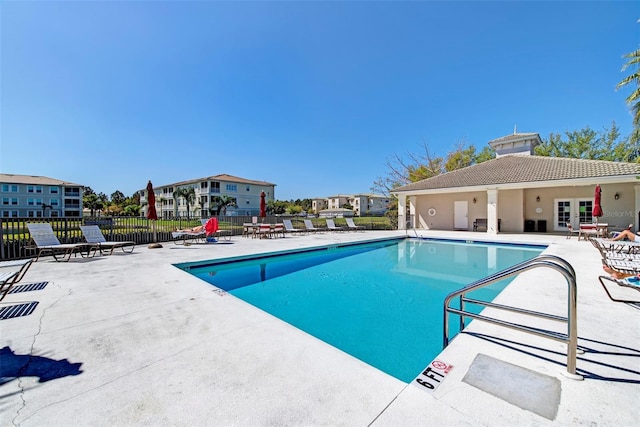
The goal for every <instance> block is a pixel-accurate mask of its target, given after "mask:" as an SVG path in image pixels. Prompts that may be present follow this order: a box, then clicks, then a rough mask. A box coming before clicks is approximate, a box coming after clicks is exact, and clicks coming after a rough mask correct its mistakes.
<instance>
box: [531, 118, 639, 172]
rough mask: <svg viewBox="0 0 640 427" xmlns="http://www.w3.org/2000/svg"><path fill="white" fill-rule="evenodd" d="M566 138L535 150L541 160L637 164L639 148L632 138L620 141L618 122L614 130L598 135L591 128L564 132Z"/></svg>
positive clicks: (554, 136) (555, 136)
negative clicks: (557, 158)
mask: <svg viewBox="0 0 640 427" xmlns="http://www.w3.org/2000/svg"><path fill="white" fill-rule="evenodd" d="M564 136H565V137H566V139H563V136H562V135H560V134H557V133H552V134H550V135H549V139H547V140H546V141H543V143H542V144H541V145H539V146H537V147H536V148H535V154H536V155H538V156H549V157H570V158H574V159H589V160H608V161H612V162H637V161H640V158H639V157H638V154H639V153H638V147H637V144H633V143H631V142H630V138H621V137H620V131H619V129H618V127H617V125H616V123H615V122H612V123H611V128H604V129H603V131H602V132H596V131H594V130H593V129H591V128H590V127H588V126H587V127H585V128H583V129H581V130H578V131H565V133H564Z"/></svg>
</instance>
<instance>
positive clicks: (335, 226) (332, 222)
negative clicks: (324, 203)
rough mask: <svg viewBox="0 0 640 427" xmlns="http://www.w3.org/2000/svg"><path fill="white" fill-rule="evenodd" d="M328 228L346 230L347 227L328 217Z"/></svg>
mask: <svg viewBox="0 0 640 427" xmlns="http://www.w3.org/2000/svg"><path fill="white" fill-rule="evenodd" d="M327 230H330V231H344V230H345V228H344V227H339V226H337V225H336V223H335V222H334V221H333V220H332V219H329V218H327Z"/></svg>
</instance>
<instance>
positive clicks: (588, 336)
mask: <svg viewBox="0 0 640 427" xmlns="http://www.w3.org/2000/svg"><path fill="white" fill-rule="evenodd" d="M419 233H420V234H421V235H422V236H424V237H436V238H454V239H465V240H466V239H475V240H482V239H486V240H491V241H506V242H526V243H542V244H548V245H549V247H548V249H547V250H546V253H551V254H555V255H558V256H560V257H562V258H564V259H566V260H567V261H569V262H570V263H571V265H572V266H573V267H574V269H575V270H576V273H577V279H578V280H577V283H578V310H577V315H578V337H579V339H578V345H579V347H580V348H582V349H583V350H584V354H579V355H578V361H577V368H578V373H580V374H582V375H584V376H585V379H584V380H583V381H576V380H572V379H569V378H566V377H565V376H563V375H562V373H563V372H564V371H565V370H566V367H565V363H566V349H565V346H564V345H563V344H562V343H559V342H556V341H552V340H549V339H545V338H540V337H537V336H533V335H529V334H524V333H521V332H517V331H513V330H509V329H505V328H500V327H498V326H493V325H490V324H486V323H480V322H476V321H474V322H473V323H472V325H471V326H470V327H469V328H468V329H467V331H468V332H469V333H465V334H460V335H459V336H458V337H456V338H455V339H454V340H453V342H452V343H451V344H450V345H449V347H447V348H446V349H445V351H444V352H443V353H442V354H441V355H440V356H438V359H439V360H442V361H445V362H446V363H449V364H451V365H453V369H452V370H451V371H450V372H449V374H448V375H447V377H446V379H445V380H444V381H443V382H442V383H441V385H440V386H439V387H438V388H437V389H436V390H435V391H433V392H431V393H429V392H426V391H425V390H422V389H420V388H419V387H417V386H416V385H414V384H406V383H403V382H401V381H399V380H397V379H395V378H393V377H391V376H389V375H387V374H385V373H384V372H381V371H379V370H377V369H375V368H373V367H371V366H369V365H367V364H365V363H363V362H361V361H359V360H358V359H355V358H353V357H352V356H349V355H348V354H345V353H343V352H342V351H340V350H338V349H336V348H334V347H332V346H330V345H327V344H325V343H324V342H322V341H320V340H318V339H316V338H314V337H312V336H310V335H308V334H306V333H305V332H302V331H300V330H298V329H296V328H294V327H292V326H290V325H288V324H286V323H284V322H282V321H280V320H279V319H277V318H274V317H273V316H271V315H269V314H267V313H265V312H262V311H261V310H259V309H256V308H254V307H253V306H251V305H249V304H247V303H245V302H243V301H241V300H238V299H236V298H235V297H233V296H231V295H228V294H225V293H223V292H217V291H216V289H215V288H213V287H212V286H210V285H208V284H206V283H203V282H202V281H200V280H199V279H197V278H195V277H193V276H191V275H189V274H187V273H185V272H184V271H181V270H179V269H177V268H175V267H173V265H172V264H174V263H179V262H189V261H200V260H208V259H215V258H226V257H233V256H241V255H247V254H255V253H265V252H272V251H280V250H287V249H296V248H304V247H309V246H320V245H326V244H332V243H338V242H344V241H355V240H369V239H377V238H385V237H392V236H404V235H405V234H404V233H400V232H373V231H367V232H364V233H357V232H349V233H322V234H314V235H306V236H287V238H285V239H273V240H267V239H265V240H259V239H245V238H241V237H239V236H236V237H234V238H233V239H232V241H231V242H230V243H229V244H201V245H191V246H177V245H174V244H173V243H171V242H167V243H163V246H164V247H163V248H161V249H148V248H147V247H146V246H139V247H137V248H136V250H135V251H134V252H133V254H122V253H115V252H114V255H112V256H104V257H100V256H98V257H95V258H92V259H81V258H79V257H78V258H72V260H71V261H70V262H68V263H56V262H54V261H53V260H52V259H51V258H50V257H48V258H44V259H42V260H40V261H38V262H37V263H34V264H33V265H32V267H31V269H30V270H29V272H28V273H27V275H26V276H25V278H24V279H23V281H22V282H23V283H32V282H40V281H48V284H47V286H46V287H45V288H44V289H41V290H37V291H31V292H25V293H15V294H9V295H8V296H7V297H6V298H5V299H4V300H3V301H2V303H0V308H2V307H5V306H9V305H14V304H18V303H20V302H31V301H37V302H38V305H37V307H36V309H35V311H34V312H33V313H31V314H30V315H28V316H23V317H17V318H12V319H5V320H1V321H0V347H1V348H2V350H1V353H0V358H1V360H0V362H1V363H0V371H1V372H2V378H1V380H0V420H1V422H2V425H14V426H42V425H83V426H85V425H86V426H89V425H91V426H102V425H104V426H114V425H116V426H128V425H194V426H196V425H197V426H206V425H216V426H227V425H238V426H254V425H296V426H297V425H304V426H315V425H346V426H367V425H374V426H405V425H407V426H408V425H411V426H413V425H453V426H478V425H482V426H502V425H505V426H506V425H509V426H511V425H590V426H602V425H611V426H631V425H638V424H640V405H638V398H639V397H640V393H639V392H638V390H639V389H640V388H639V387H638V385H639V384H640V310H638V309H635V308H633V307H630V306H628V305H626V304H622V303H615V302H612V301H610V300H609V299H608V297H607V296H606V294H605V292H604V290H603V289H602V288H601V286H600V284H599V283H598V281H597V276H598V275H600V274H601V272H602V270H601V266H600V260H599V255H598V252H597V251H596V250H595V249H594V248H593V246H592V245H591V244H590V243H589V242H585V241H577V240H576V238H575V237H573V238H571V239H566V238H565V236H550V235H541V234H535V233H531V234H519V235H509V234H499V235H497V236H487V235H486V234H485V233H471V232H439V231H420V232H419ZM547 270H548V271H547ZM623 291H625V295H627V294H630V296H631V297H637V296H638V295H640V293H638V292H635V291H633V290H624V289H621V290H620V292H623ZM496 301H498V302H501V303H506V304H513V305H516V306H524V307H527V308H530V309H533V310H538V311H544V312H548V313H553V314H557V315H562V316H566V313H567V286H566V282H565V281H564V279H563V277H562V276H561V275H560V274H559V273H557V272H555V271H552V270H550V269H535V270H531V271H528V272H525V273H522V274H521V275H519V276H518V277H517V278H516V279H515V280H514V281H513V282H512V283H511V284H510V285H509V286H508V287H507V289H505V291H504V292H502V293H501V294H500V295H499V297H498V299H497V300H496ZM505 318H510V317H509V315H507V316H506V317H505ZM528 324H532V325H537V326H539V327H543V328H549V325H548V322H546V321H544V320H540V319H539V320H533V321H530V323H528ZM554 328H555V329H558V330H559V331H561V332H566V330H563V329H562V327H559V326H554ZM426 333H435V334H438V335H441V334H442V331H441V330H436V331H430V330H425V331H416V339H420V336H421V335H422V334H426ZM479 356H482V357H483V359H482V360H483V361H487V360H489V361H490V362H489V363H490V364H491V363H493V362H491V361H495V363H494V367H497V368H498V369H497V371H498V373H497V374H496V372H495V371H496V370H495V369H494V370H493V371H491V369H490V370H489V371H482V370H479V369H481V368H482V366H480V364H479V361H480V359H479ZM27 362H28V364H27ZM430 362H431V361H430V360H425V367H426V366H427V365H428V364H429V363H430ZM483 366H484V365H483ZM511 367H515V368H517V367H520V368H526V370H527V371H530V372H533V373H535V374H536V375H538V376H539V377H544V378H546V379H550V380H551V381H552V382H554V383H555V384H558V385H559V391H558V398H559V400H558V401H557V402H556V406H555V407H554V408H551V409H552V411H551V412H544V411H542V412H540V411H537V410H536V409H535V406H534V407H533V408H534V409H531V408H532V407H530V406H528V404H529V403H530V402H528V401H527V400H529V399H528V398H529V397H530V398H531V400H532V401H535V400H536V398H538V397H540V396H541V395H544V394H551V390H547V389H540V388H539V387H536V383H535V380H533V382H531V383H529V382H527V381H528V380H527V381H524V382H523V380H522V379H521V377H518V376H517V375H512V374H513V373H514V372H518V371H514V370H512V368H511ZM478 372H480V377H481V376H482V375H483V374H482V372H489V373H488V374H486V375H487V376H486V377H485V378H484V379H483V381H481V383H482V382H484V385H482V384H480V385H479V383H478V381H477V377H478V375H477V374H478ZM500 372H504V375H500ZM474 373H475V374H476V382H475V383H474V382H473V381H471V380H470V377H472V375H471V374H474ZM417 374H418V373H416V375H417ZM481 379H482V378H481ZM491 386H493V387H494V388H493V389H491ZM496 388H497V389H499V390H514V392H513V393H512V394H517V393H515V391H520V392H522V393H521V394H522V396H520V397H519V398H515V400H511V402H509V396H506V397H505V396H499V393H496V391H495V389H496ZM529 389H530V390H529ZM523 390H524V391H523ZM540 405H542V406H549V405H553V404H550V403H544V402H543V403H541V404H540ZM523 408H525V409H523ZM546 409H549V408H546ZM541 413H542V415H540V414H541ZM549 414H551V415H549Z"/></svg>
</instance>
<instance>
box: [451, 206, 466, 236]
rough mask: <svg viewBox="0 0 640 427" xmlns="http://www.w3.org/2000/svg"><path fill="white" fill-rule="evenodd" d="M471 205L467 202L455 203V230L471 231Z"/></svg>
mask: <svg viewBox="0 0 640 427" xmlns="http://www.w3.org/2000/svg"><path fill="white" fill-rule="evenodd" d="M468 217H469V203H468V202H467V201H466V200H462V201H456V202H453V228H454V230H468V229H469V218H468Z"/></svg>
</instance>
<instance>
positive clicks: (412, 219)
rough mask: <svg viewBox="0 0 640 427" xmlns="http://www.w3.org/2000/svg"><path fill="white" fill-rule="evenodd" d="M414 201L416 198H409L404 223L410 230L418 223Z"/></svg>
mask: <svg viewBox="0 0 640 427" xmlns="http://www.w3.org/2000/svg"><path fill="white" fill-rule="evenodd" d="M416 200H417V197H416V196H409V210H407V220H406V221H405V222H406V223H408V226H410V227H411V228H416V224H417V223H418V218H417V214H416V212H417V211H416ZM409 224H410V225H409Z"/></svg>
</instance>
